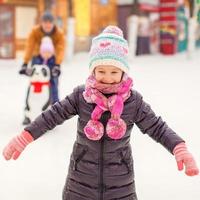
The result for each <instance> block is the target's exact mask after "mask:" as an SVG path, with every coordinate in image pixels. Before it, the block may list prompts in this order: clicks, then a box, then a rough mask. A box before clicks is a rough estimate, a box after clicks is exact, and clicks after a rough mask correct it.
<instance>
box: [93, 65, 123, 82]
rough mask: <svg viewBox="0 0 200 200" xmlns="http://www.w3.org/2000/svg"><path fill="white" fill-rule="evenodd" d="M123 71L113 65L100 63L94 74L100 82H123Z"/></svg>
mask: <svg viewBox="0 0 200 200" xmlns="http://www.w3.org/2000/svg"><path fill="white" fill-rule="evenodd" d="M122 75H123V71H122V70H121V69H119V68H117V67H114V66H112V65H100V66H97V67H96V68H95V69H94V76H95V78H96V80H97V81H98V82H100V83H106V84H115V83H119V82H121V79H122Z"/></svg>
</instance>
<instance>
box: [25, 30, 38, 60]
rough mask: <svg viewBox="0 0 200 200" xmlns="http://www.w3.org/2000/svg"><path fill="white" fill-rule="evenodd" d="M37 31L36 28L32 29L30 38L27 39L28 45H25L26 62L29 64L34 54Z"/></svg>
mask: <svg viewBox="0 0 200 200" xmlns="http://www.w3.org/2000/svg"><path fill="white" fill-rule="evenodd" d="M35 41H36V40H35V31H34V29H33V30H32V31H31V33H30V34H29V36H28V39H27V41H26V47H25V55H24V63H26V64H28V62H29V61H30V59H31V58H32V55H33V50H34V46H35Z"/></svg>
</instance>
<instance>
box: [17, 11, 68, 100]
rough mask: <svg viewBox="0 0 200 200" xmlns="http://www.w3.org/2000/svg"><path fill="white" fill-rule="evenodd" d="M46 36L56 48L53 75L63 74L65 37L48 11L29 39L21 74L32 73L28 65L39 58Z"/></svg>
mask: <svg viewBox="0 0 200 200" xmlns="http://www.w3.org/2000/svg"><path fill="white" fill-rule="evenodd" d="M44 36H49V37H50V38H51V39H52V41H53V45H54V48H55V63H54V66H53V67H52V73H53V74H54V76H57V77H59V75H60V72H61V71H60V65H61V63H62V61H63V58H64V50H65V37H64V33H63V31H62V30H61V29H60V28H59V27H57V26H56V24H55V23H54V17H53V15H52V14H51V13H50V12H49V11H46V12H45V13H44V14H43V15H42V17H41V23H40V24H39V25H36V26H35V27H34V28H33V29H32V31H31V33H30V35H29V37H28V40H27V44H26V49H25V56H24V63H23V65H22V67H21V69H20V70H19V74H25V75H28V74H30V73H31V72H30V71H29V68H28V67H27V66H28V63H29V61H30V60H31V59H32V58H33V60H32V62H35V57H37V56H39V54H40V52H39V51H40V45H41V40H42V38H43V37H44ZM57 100H58V99H57Z"/></svg>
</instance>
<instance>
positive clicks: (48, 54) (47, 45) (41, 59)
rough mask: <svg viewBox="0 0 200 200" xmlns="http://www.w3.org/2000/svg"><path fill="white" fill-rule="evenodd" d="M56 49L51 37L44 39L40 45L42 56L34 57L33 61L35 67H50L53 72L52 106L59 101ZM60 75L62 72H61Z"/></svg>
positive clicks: (51, 82) (51, 81) (51, 84)
mask: <svg viewBox="0 0 200 200" xmlns="http://www.w3.org/2000/svg"><path fill="white" fill-rule="evenodd" d="M55 62H56V58H55V48H54V45H53V42H52V40H51V38H50V37H49V36H45V37H43V38H42V41H41V45H40V54H39V55H38V56H34V57H33V59H32V64H31V65H32V66H33V65H35V64H36V65H41V64H45V65H47V66H48V67H49V69H50V72H51V79H50V86H51V87H50V88H51V104H54V103H55V102H57V101H59V97H58V72H57V71H55V70H54V67H55ZM59 73H60V72H59Z"/></svg>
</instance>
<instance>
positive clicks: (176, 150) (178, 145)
mask: <svg viewBox="0 0 200 200" xmlns="http://www.w3.org/2000/svg"><path fill="white" fill-rule="evenodd" d="M137 97H138V98H137V111H138V112H137V116H136V124H137V126H138V127H139V128H140V130H141V131H142V132H143V133H147V134H148V135H149V136H150V137H151V138H153V139H154V140H155V141H157V142H159V143H161V144H162V145H163V146H164V147H165V148H167V149H168V150H169V151H170V152H171V153H172V154H174V156H175V159H176V162H177V166H178V170H183V168H185V173H186V175H188V176H195V175H198V174H199V169H198V167H197V165H196V162H195V159H194V158H193V156H192V154H191V153H190V152H189V151H188V149H187V146H186V144H185V142H184V140H183V139H181V138H180V137H179V136H178V135H177V134H176V133H175V132H174V131H173V130H172V129H170V128H169V127H168V126H167V124H166V123H165V122H164V121H163V120H162V119H161V117H157V116H156V115H155V113H154V112H153V110H152V109H151V107H150V105H149V104H147V103H146V102H144V101H143V99H142V96H141V95H140V94H138V95H137Z"/></svg>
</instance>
